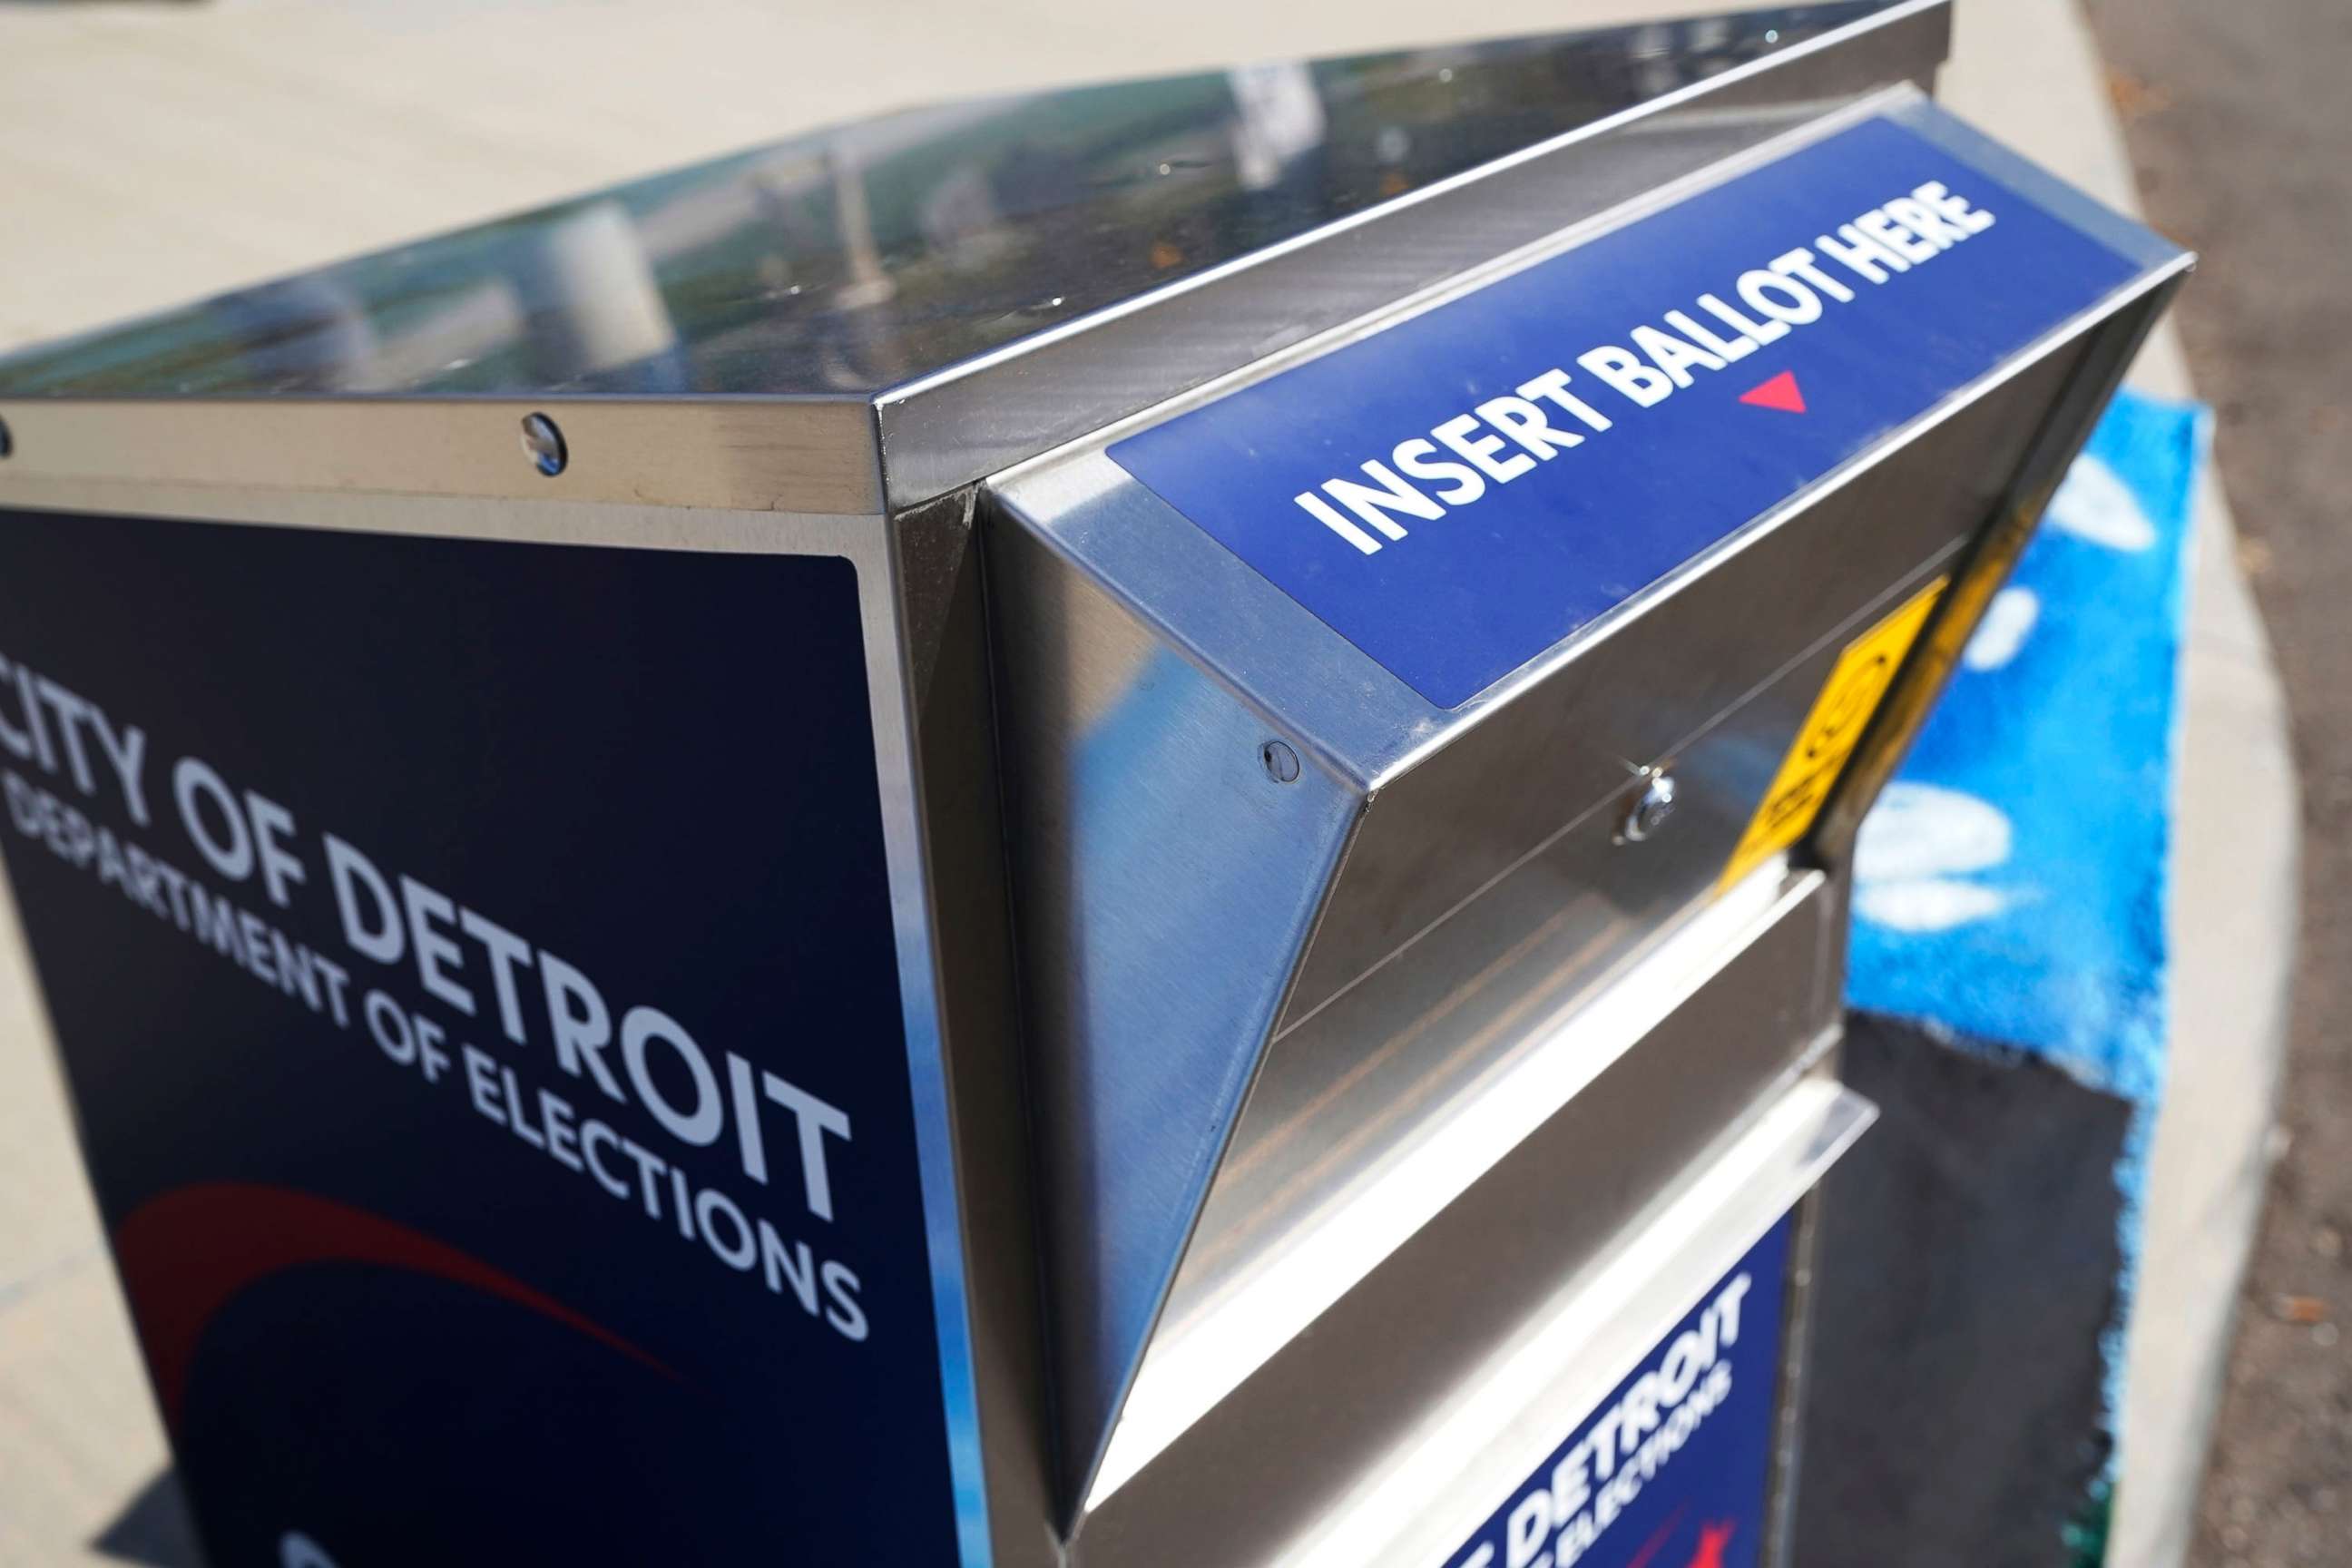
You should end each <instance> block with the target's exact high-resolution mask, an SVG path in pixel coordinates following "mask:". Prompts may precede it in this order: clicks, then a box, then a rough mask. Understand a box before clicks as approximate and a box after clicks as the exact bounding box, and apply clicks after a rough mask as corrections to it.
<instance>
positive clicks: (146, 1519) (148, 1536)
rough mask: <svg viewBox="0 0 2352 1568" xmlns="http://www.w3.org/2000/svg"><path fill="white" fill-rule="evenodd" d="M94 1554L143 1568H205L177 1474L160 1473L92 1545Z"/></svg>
mask: <svg viewBox="0 0 2352 1568" xmlns="http://www.w3.org/2000/svg"><path fill="white" fill-rule="evenodd" d="M89 1544H90V1550H91V1551H93V1552H100V1553H102V1554H103V1555H105V1556H108V1557H111V1558H113V1559H114V1560H115V1561H117V1562H119V1563H139V1564H141V1568H205V1560H204V1556H203V1554H202V1553H201V1552H198V1551H197V1550H196V1529H195V1526H194V1524H193V1523H192V1522H190V1521H189V1519H188V1503H187V1500H186V1499H185V1498H184V1497H183V1496H182V1495H181V1494H180V1478H179V1475H178V1473H177V1472H176V1471H173V1470H164V1471H162V1472H160V1473H159V1474H158V1475H157V1476H156V1477H155V1479H153V1480H152V1481H149V1482H148V1483H147V1484H146V1485H145V1486H143V1487H142V1488H140V1489H139V1495H138V1496H137V1497H135V1498H132V1499H131V1502H130V1504H129V1506H128V1507H126V1508H124V1509H123V1510H122V1511H121V1513H119V1514H117V1515H115V1517H114V1522H113V1523H111V1524H110V1525H108V1526H107V1527H106V1529H105V1530H104V1531H100V1534H99V1537H98V1539H97V1540H95V1541H93V1542H90V1543H89Z"/></svg>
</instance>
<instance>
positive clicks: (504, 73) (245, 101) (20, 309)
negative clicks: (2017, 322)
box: [0, 0, 2296, 1568]
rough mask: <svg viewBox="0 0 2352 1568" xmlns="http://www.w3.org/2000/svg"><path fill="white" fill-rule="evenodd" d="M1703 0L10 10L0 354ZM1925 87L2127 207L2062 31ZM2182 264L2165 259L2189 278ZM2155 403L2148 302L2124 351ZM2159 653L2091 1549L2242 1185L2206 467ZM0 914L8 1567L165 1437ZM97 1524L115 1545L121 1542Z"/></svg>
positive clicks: (2215, 571)
mask: <svg viewBox="0 0 2352 1568" xmlns="http://www.w3.org/2000/svg"><path fill="white" fill-rule="evenodd" d="M1702 9H1706V0H1671V3H1664V4H1661V3H1656V0H1635V3H1632V4H1629V3H1628V0H1597V3H1576V0H1570V3H1565V4H1564V3H1562V0H1494V3H1492V4H1489V5H1485V6H1482V7H1480V8H1479V9H1478V11H1477V12H1476V13H1475V17H1473V16H1466V15H1465V14H1464V13H1460V12H1453V13H1433V12H1431V11H1430V10H1429V9H1428V8H1427V7H1426V6H1423V5H1408V4H1405V3H1403V0H1369V3H1367V0H1358V3H1355V4H1345V5H1343V4H1339V3H1338V0H1311V3H1309V4H1304V5H1291V6H1265V5H1259V4H1255V3H1251V0H1195V3H1194V4H1193V5H1190V6H1188V7H1187V12H1188V15H1187V18H1186V23H1185V26H1183V27H1182V28H1181V29H1173V30H1171V29H1164V28H1147V27H1144V26H1139V24H1138V23H1137V21H1136V20H1135V19H1134V18H1133V17H1132V16H1129V15H1126V14H1123V13H1121V12H1119V11H1118V10H1117V9H1102V10H1097V9H1094V8H1088V7H1084V6H1078V5H1068V4H1066V0H1062V3H1057V0H1009V3H1007V4H1002V5H996V6H993V7H992V8H991V9H989V10H988V11H986V12H985V13H983V12H982V11H979V10H976V9H973V8H968V7H961V6H950V5H940V4H937V3H935V0H929V3H926V0H868V3H867V4H866V5H861V6H858V7H833V8H824V9H822V10H819V9H816V8H809V9H808V10H806V11H805V12H804V13H802V12H799V11H797V10H796V11H795V12H790V13H788V12H786V11H784V10H782V9H780V8H772V7H768V6H764V5H756V4H751V3H748V0H677V3H673V4H670V5H665V6H662V7H661V8H659V9H658V10H655V9H653V8H651V7H641V8H631V7H624V6H617V5H613V6H593V7H590V6H558V5H553V4H551V3H548V0H509V3H506V4H502V5H495V6H481V5H465V4H460V3H459V0H399V3H396V4H395V3H393V0H383V3H379V4H362V3H360V0H342V3H341V4H333V5H313V4H295V3H293V0H216V3H215V4H213V5H205V6H202V7H180V6H168V7H167V6H157V7H153V8H148V7H143V6H104V7H85V6H49V7H35V8H29V9H24V8H10V9H6V10H0V188H5V189H6V190H7V191H8V192H9V193H10V195H9V197H8V207H7V211H8V214H9V218H10V220H11V221H10V223H9V226H8V228H7V230H6V234H5V239H0V348H5V347H13V346H16V345H18V344H21V343H24V342H31V341H35V340H37V339H39V338H45V337H52V336H56V335H58V334H61V333H64V332H67V331H75V330H79V329H81V328H84V327H89V326H95V325H99V324H101V323H103V322H106V321H112V320H115V319H118V318H121V317H122V316H126V315H130V314H132V313H135V312H139V311H143V310H152V309H155V308H158V307H161V306H164V305H169V304H173V303H176V302H178V301H180V300H184V299H187V298H190V297H193V296H196V295H201V294H205V293H209V292H213V291H216V290H219V289H226V288H231V287H236V286H240V285H244V284H248V283H251V282H254V281H257V280H258V279H263V278H266V277H269V276H272V275H277V274H280V273H284V272H288V271H292V270H297V269H299V268H305V267H309V266H312V265H315V264H317V263H320V262H323V261H327V260H330V259H333V258H337V257H340V256H343V255H346V254H349V253H351V252H353V251H356V250H361V249H365V248H369V247H375V246H380V245H384V244H389V243H393V242H395V241H398V240H402V239H405V238H409V237H414V236H415V235H418V234H421V233H425V232H428V231H431V230H436V229H441V228H446V227H450V226H457V225H460V224H464V223H467V222H470V221H473V220H476V219H479V218H484V217H488V216H494V215H496V214H499V213H500V212H504V211H507V210H510V209H512V208H515V207H519V206H522V205H530V204H532V203H535V202H539V201H542V200H546V199H551V198H553V197H556V196H560V195H568V194H571V193H572V192H575V191H577V190H580V189H583V188H587V187H591V186H595V185H599V184H606V183H609V182H611V181H614V180H616V179H620V178H624V177H626V176H629V175H632V174H642V173H646V172H650V171H652V170H656V169H659V168H663V167H667V166H669V165H673V164H676V163H684V162H688V161H691V160H693V159H697V158H700V157H705V156H709V155H710V154H712V153H719V152H724V151H729V150H731V149H734V148H737V147H740V146H742V145H745V144H748V143H751V142H760V141H763V140H768V139H771V138H773V137H776V136H779V135H782V134H785V133H788V132H793V131H795V130H799V129H803V128H806V127H809V126H812V125H815V124H821V123H824V122H825V121H833V120H838V119H841V118H845V117H848V116H852V115H856V114H859V113H864V112H867V111H871V110H877V109H883V108H888V107H894V106H898V105H902V104H907V103H911V102H919V101H923V100H934V99H940V98H948V97H961V96H969V95H971V94H974V93H985V92H992V91H1001V90H1006V89H1016V88H1023V87H1031V86H1037V85H1044V84H1048V83H1054V82H1060V81H1066V80H1073V79H1085V78H1090V77H1105V76H1120V75H1136V74H1144V73H1150V72H1160V71H1167V70H1172V69H1181V68H1191V67H1206V66H1213V65H1221V64H1224V63H1229V62H1231V61H1234V60H1239V59H1263V58H1283V57H1286V56H1299V55H1312V54H1321V53H1332V52H1338V51H1344V50H1349V49H1361V48H1372V47H1385V46H1392V45H1402V44H1407V43H1413V44H1419V43H1426V42H1430V41H1432V37H1433V35H1443V34H1446V33H1450V32H1454V31H1457V30H1459V29H1460V28H1461V27H1462V26H1464V24H1465V22H1466V23H1468V24H1469V25H1470V26H1473V27H1475V31H1476V32H1477V33H1479V34H1484V35H1495V34H1503V33H1509V32H1540V31H1547V30H1553V29H1557V28H1560V27H1563V26H1577V25H1581V24H1584V23H1588V22H1598V21H1606V20H1617V19H1623V18H1625V17H1626V16H1628V14H1629V12H1639V13H1642V14H1651V15H1659V14H1681V13H1687V12H1690V11H1694V10H1702ZM1958 29H1959V30H1958V42H1957V48H1956V56H1955V60H1954V63H1953V66H1952V68H1951V69H1950V71H1949V74H1948V77H1947V79H1946V86H1947V93H1946V97H1947V100H1948V102H1949V103H1950V104H1951V105H1952V107H1954V108H1955V109H1956V110H1958V112H1960V113H1962V114H1963V115H1966V116H1968V117H1969V118H1971V119H1973V120H1974V121H1977V122H1978V123H1979V125H1981V126H1983V127H1984V128H1985V129H1987V130H1988V131H1990V132H1992V133H1993V134H1995V135H1997V136H1999V137H2000V138H2001V139H2003V140H2005V141H2007V142H2011V144H2012V145H2015V146H2017V147H2018V148H2020V149H2021V151H2023V152H2025V153H2028V154H2029V155H2031V156H2032V157H2034V158H2036V159H2038V160H2040V161H2041V162H2042V163H2045V164H2047V165H2048V166H2050V167H2052V168H2053V169H2054V170H2056V171H2057V172H2059V173H2060V174H2063V175H2065V176H2066V177H2068V178H2070V179H2072V180H2074V182H2075V183H2076V184H2081V185H2082V186H2084V188H2086V189H2088V190H2089V191H2091V192H2092V193H2093V194H2095V195H2098V196H2100V197H2102V198H2103V199H2105V200H2106V201H2108V202H2109V203H2111V204H2113V205H2117V206H2120V207H2124V208H2126V209H2127V210H2128V209H2132V208H2136V206H2137V200H2136V195H2135V192H2134V191H2133V188H2132V184H2131V179H2130V174H2129V164H2128V163H2127V162H2126V158H2125V155H2124V152H2123V149H2122V145H2121V142H2120V139H2119V137H2118V135H2117V132H2116V127H2115V124H2114V121H2113V117H2112V113H2111V111H2110V109H2109V105H2108V103H2107V100H2106V95H2105V81H2104V77H2103V74H2102V72H2101V70H2100V68H2099V64H2098V61H2097V59H2096V58H2095V53H2094V52H2093V50H2092V48H2091V46H2090V42H2089V39H2088V37H2087V35H2086V34H2085V32H2084V29H2083V27H2082V26H2081V24H2080V22H2079V20H2078V18H2077V17H2076V16H2075V14H2074V10H2073V9H2072V7H2071V6H2070V5H2063V4H2060V3H2058V0H1961V9H1960V16H1959V21H1958ZM2193 286H2194V285H2193V284H2192V287H2193ZM2134 380H2135V382H2136V383H2137V384H2139V385H2140V386H2142V387H2143V388H2144V389H2146V390H2147V391H2150V392H2152V393H2155V394H2158V395H2171V396H2184V395H2188V393H2189V388H2188V383H2187V375H2186V372H2185V369H2184V367H2183V365H2182V362H2181V359H2180V356H2179V352H2178V349H2177V347H2175V345H2174V344H2173V342H2172V340H2171V337H2170V334H2169V333H2168V332H2167V333H2164V334H2161V335H2159V337H2158V340H2157V342H2154V343H2153V344H2152V345H2151V347H2150V350H2149V352H2148V353H2147V356H2146V357H2145V358H2144V359H2143V361H2142V363H2141V364H2140V366H2139V367H2138V370H2137V373H2136V374H2135V377H2134ZM2209 490H2210V493H2209V495H2208V496H2207V497H2206V499H2205V502H2204V504H2203V506H2202V507H2201V509H2200V521H2199V528H2200V543H2199V552H2200V566H2199V570H2198V575H2197V582H2196V590H2195V598H2194V608H2193V611H2192V626H2191V630H2190V637H2189V646H2188V649H2187V677H2186V679H2187V692H2186V711H2187V719H2186V724H2187V735H2186V744H2185V746H2184V748H2183V755H2184V776H2183V778H2182V780H2181V786H2180V787H2181V795H2180V833H2179V848H2178V856H2179V861H2178V866H2177V877H2178V881H2177V887H2178V894H2177V898H2176V916H2175V920H2176V925H2179V923H2180V922H2181V921H2182V918H2183V917H2182V915H2181V913H2180V912H2179V911H2189V912H2191V913H2192V914H2193V917H2194V933H2193V934H2194V938H2195V940H2189V935H2190V934H2191V933H2189V932H2188V931H2183V932H2181V934H2180V939H2179V940H2177V941H2176V942H2175V951H2176V954H2177V958H2176V963H2177V969H2176V984H2177V989H2176V992H2175V995H2174V1007H2175V1016H2176V1019H2177V1034H2176V1037H2175V1040H2174V1043H2173V1056H2172V1061H2173V1068H2172V1086H2171V1090H2170V1092H2169V1093H2168V1098H2167V1102H2166V1110H2165V1113H2164V1116H2163V1119H2162V1121H2161V1122H2160V1124H2159V1126H2158V1131H2157V1135H2156V1136H2157V1144H2156V1151H2155V1156H2154V1174H2153V1180H2152V1184H2151V1189H2150V1193H2149V1222H2150V1223H2149V1228H2148V1232H2147V1237H2146V1244H2145V1251H2144V1262H2143V1270H2142V1275H2141V1279H2140V1283H2139V1298H2140V1300H2141V1301H2142V1302H2143V1304H2144V1310H2142V1311H2141V1312H2140V1313H2139V1314H2138V1315H2137V1318H2136V1319H2135V1321H2134V1325H2133V1330H2132V1336H2131V1344H2130V1352H2129V1353H2130V1378H2129V1388H2130V1392H2129V1395H2128V1400H2127V1405H2126V1411H2125V1419H2124V1433H2123V1442H2124V1460H2123V1463H2124V1472H2123V1473H2124V1485H2123V1488H2122V1490H2121V1497H2120V1512H2119V1518H2118V1521H2117V1525H2116V1535H2115V1539H2114V1547H2113V1550H2112V1553H2111V1559H2110V1560H2111V1561H2112V1562H2115V1563H2127V1564H2131V1565H2132V1568H2140V1565H2143V1564H2164V1563H2174V1562H2177V1561H2178V1560H2179V1554H2180V1552H2181V1550H2182V1548H2183V1546H2184V1545H2185V1543H2186V1541H2187V1539H2188V1537H2187V1530H2188V1524H2189V1511H2190V1510H2191V1509H2192V1508H2193V1505H2194V1501H2195V1498H2196V1490H2197V1489H2196V1479H2197V1475H2198V1472H2199V1470H2200V1468H2201V1466H2202V1462H2203V1457H2204V1445H2205V1441H2206V1434H2207V1432H2208V1431H2209V1429H2210V1418H2211V1413H2212V1409H2213V1406H2214V1403H2215V1401H2216V1399H2217V1398H2218V1394H2219V1390H2220V1386H2221V1384H2220V1377H2221V1355H2222V1353H2223V1352H2225V1350H2226V1346H2227V1333H2228V1327H2229V1319H2230V1313H2231V1305H2232V1302H2233V1300H2234V1298H2235V1292H2236V1284H2237V1279H2238V1277H2239V1274H2240V1272H2241V1270H2242V1266H2243V1260H2244V1258H2245V1255H2246V1251H2247V1247H2248V1245H2249V1239H2250V1237H2251V1235H2252V1226H2253V1221H2254V1218H2255V1215H2256V1213H2257V1212H2258V1209H2259V1205H2260V1202H2261V1197H2262V1173H2263V1171H2262V1163H2261V1162H2262V1150H2263V1146H2264V1141H2265V1135H2266V1133H2267V1131H2268V1128H2269V1125H2270V1118H2271V1105H2270V1098H2271V1095H2272V1093H2273V1084H2274V1081H2275V1072H2276V1061H2277V1054H2278V1053H2277V1042H2278V1040H2279V1038H2280V1036H2281V1028H2282V1022H2283V1008H2284V984H2285V980H2286V974H2287V969H2286V964H2287V961H2288V959H2289V957H2290V955H2291V953H2292V952H2293V942H2294V908H2293V903H2292V898H2293V889H2294V868H2295V864H2296V847H2295V843H2294V823H2295V820H2296V816H2295V812H2294V797H2293V784H2292V773H2291V770H2290V768H2289V765H2288V762H2287V758H2286V754H2285V751H2284V743H2283V735H2284V727H2283V726H2284V721H2283V717H2282V710H2281V703H2280V698H2279V693H2278V688H2277V683H2276V679H2275V677H2274V676H2273V674H2272V673H2271V668H2270V660H2269V653H2268V649H2267V646H2266V644H2265V642H2264V639H2263V634H2262V631H2261V628H2260V626H2259V624H2258V623H2257V622H2256V620H2255V619H2254V616H2253V614H2252V606H2251V603H2250V601H2249V599H2248V597H2247V595H2246V592H2245V589H2244V584H2243V583H2242V580H2241V579H2240V577H2239V575H2238V573H2237V571H2236V569H2235V565H2234V557H2233V551H2232V536H2231V529H2230V524H2229V520H2228V518H2227V515H2226V513H2225V511H2224V510H2223V509H2222V506H2221V499H2220V494H2219V489H2218V487H2211V486H2209ZM0 924H5V925H7V926H8V927H9V929H8V930H7V931H5V941H0V954H5V959H0V1568H5V1565H10V1564H17V1563H25V1564H36V1563H37V1564H50V1563H68V1562H75V1561H83V1560H96V1559H94V1558H93V1556H92V1545H91V1543H92V1542H95V1541H97V1540H98V1539H99V1538H100V1536H101V1535H102V1534H103V1533H104V1532H105V1531H107V1530H108V1529H109V1527H110V1525H111V1524H112V1523H113V1522H114V1521H117V1520H118V1518H119V1517H120V1516H121V1514H122V1513H123V1511H124V1510H125V1509H126V1508H127V1507H129V1506H130V1505H131V1503H132V1501H133V1500H134V1499H136V1498H138V1497H139V1496H140V1495H141V1494H142V1489H144V1488H145V1487H146V1486H147V1485H148V1483H149V1482H150V1481H151V1480H152V1479H153V1478H154V1476H155V1475H156V1474H157V1473H158V1471H159V1470H160V1469H161V1468H163V1466H164V1465H165V1464H166V1462H167V1459H166V1456H165V1453H164V1449H163V1441H162V1437H161V1434H160V1431H159V1428H158V1426H157V1423H156V1419H155V1415H154V1413H153V1408H152V1401H151V1399H150V1397H149V1394H148V1392H147V1389H146V1385H145V1384H144V1381H143V1379H142V1376H141V1374H140V1373H139V1370H138V1363H137V1360H136V1356H135V1352H134V1351H133V1349H132V1345H131V1338H130V1334H129V1329H128V1324H127V1321H125V1319H124V1317H123V1314H122V1310H121V1306H120V1302H119V1298H118V1294H117V1291H116V1289H115V1286H114V1281H113V1279H112V1276H111V1273H110V1269H109V1268H108V1266H107V1263H106V1259H105V1256H104V1253H103V1249H102V1247H101V1246H100V1239H99V1234H98V1228H97V1221H96V1215H95V1213H94V1210H93V1207H92V1205H91V1203H90V1200H89V1194H88V1191H87V1187H86V1184H85V1181H84V1178H83V1175H82V1173H81V1169H80V1165H79V1160H78V1159H77V1157H76V1155H75V1153H74V1149H73V1143H72V1139H71V1135H70V1131H69V1130H68V1122H67V1119H66V1112H65V1109H64V1105H63V1100H62V1097H61V1095H60V1093H59V1089H58V1080H57V1078H56V1074H55V1072H54V1069H53V1068H51V1066H50V1064H49V1061H48V1058H47V1052H46V1050H45V1049H44V1048H43V1047H42V1043H41V1036H40V1029H39V1025H38V1020H37V1016H36V1008H35V1003H34V1001H33V999H32V997H31V995H30V993H29V990H28V986H27V983H26V978H25V976H24V973H23V972H22V969H21V967H20V964H19V963H18V959H17V955H18V953H19V952H20V944H19V943H18V942H17V941H16V936H15V933H14V930H13V915H12V914H8V913H6V912H5V911H0ZM117 1539H118V1541H120V1542H124V1543H125V1544H127V1543H128V1542H127V1538H125V1537H120V1536H119V1537H118V1538H117Z"/></svg>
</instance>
